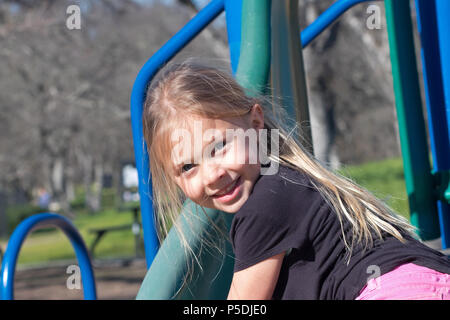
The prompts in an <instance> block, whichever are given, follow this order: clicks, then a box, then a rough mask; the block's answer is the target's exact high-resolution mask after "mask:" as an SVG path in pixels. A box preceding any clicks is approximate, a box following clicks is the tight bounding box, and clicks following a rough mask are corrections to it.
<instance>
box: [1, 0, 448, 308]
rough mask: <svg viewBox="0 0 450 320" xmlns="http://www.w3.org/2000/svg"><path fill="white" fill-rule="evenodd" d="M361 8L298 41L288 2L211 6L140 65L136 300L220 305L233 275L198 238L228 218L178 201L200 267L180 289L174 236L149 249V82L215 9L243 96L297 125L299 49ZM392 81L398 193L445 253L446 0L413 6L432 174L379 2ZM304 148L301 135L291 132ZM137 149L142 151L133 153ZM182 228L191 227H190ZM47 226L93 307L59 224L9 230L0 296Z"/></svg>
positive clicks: (409, 43)
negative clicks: (251, 94)
mask: <svg viewBox="0 0 450 320" xmlns="http://www.w3.org/2000/svg"><path fill="white" fill-rule="evenodd" d="M365 1H367V0H339V1H336V2H335V3H334V4H333V5H332V6H330V8H328V9H327V10H326V11H325V12H324V13H322V14H321V15H320V16H319V17H318V18H317V19H316V21H315V22H314V23H312V24H311V25H310V26H308V27H307V28H306V29H305V30H303V31H302V32H301V34H300V39H299V32H298V30H297V29H296V28H297V26H298V20H297V6H298V0H279V1H278V0H277V1H270V0H213V1H211V2H210V3H209V4H208V5H207V6H206V7H205V8H204V9H202V10H201V11H200V12H199V13H198V14H197V15H196V16H195V17H194V18H192V20H191V21H189V22H188V23H187V24H186V25H185V27H183V28H182V29H181V30H180V31H179V32H178V33H177V34H175V35H174V36H173V37H172V38H171V39H170V40H169V41H168V42H167V43H166V44H165V45H164V46H163V47H161V48H160V50H158V51H157V52H156V53H155V54H154V55H153V56H152V57H151V58H150V59H149V60H148V61H147V62H146V63H145V64H144V66H143V67H142V69H141V71H140V72H139V74H138V76H137V78H136V81H135V83H134V86H133V90H132V94H131V118H132V132H133V143H134V151H135V159H136V167H137V169H138V175H139V182H140V183H139V193H140V201H141V214H142V226H143V230H144V244H145V254H146V262H147V268H148V272H147V275H146V277H145V279H144V281H143V283H142V286H141V289H140V290H139V293H138V295H137V298H138V299H172V298H176V299H186V298H190V299H224V298H226V295H227V293H228V288H229V285H230V282H231V277H232V269H233V253H232V250H231V248H230V245H229V244H228V243H217V245H218V246H219V247H222V248H223V252H224V253H225V255H223V254H222V253H219V252H216V251H214V250H207V249H205V248H204V247H202V246H201V245H200V241H199V240H200V238H201V236H202V235H204V234H208V233H211V232H214V231H213V230H212V226H211V223H210V221H209V219H212V221H214V222H215V223H216V224H217V225H219V227H220V228H221V229H222V230H223V231H224V232H228V228H229V226H230V223H231V220H232V215H230V214H227V213H223V212H220V211H217V210H212V209H205V210H206V214H207V215H208V217H206V216H205V215H204V214H203V212H202V211H201V210H195V208H196V207H197V209H198V206H197V205H196V204H194V203H192V202H190V201H186V203H185V205H184V209H183V210H182V212H181V213H180V217H179V219H181V224H182V225H183V228H185V229H186V238H187V241H188V242H189V243H190V244H191V247H192V248H194V250H195V251H196V252H195V253H196V256H197V257H198V260H199V261H200V262H201V265H202V266H203V270H200V269H199V268H198V267H196V265H194V266H193V267H194V269H193V273H192V278H190V279H188V281H184V280H185V279H184V276H185V274H186V271H187V264H186V261H185V255H184V251H183V248H182V246H181V244H180V241H179V238H178V234H177V233H176V232H175V230H171V231H170V233H169V235H168V236H167V238H166V239H165V241H164V243H162V244H159V243H158V239H157V236H156V232H155V226H154V223H153V219H154V217H153V207H152V203H151V199H150V197H149V196H148V195H150V194H152V187H151V182H149V180H148V177H149V167H148V165H149V159H148V154H147V153H146V147H145V144H144V140H143V135H142V120H141V119H142V106H143V102H144V99H145V93H146V89H147V86H148V84H149V82H150V81H151V80H152V78H153V77H154V76H155V74H156V73H157V72H158V71H159V70H160V68H161V67H162V66H163V65H164V64H165V63H166V62H168V61H170V59H172V58H173V57H174V56H175V55H176V54H177V53H178V52H179V51H180V50H181V49H182V48H183V47H184V46H186V45H187V44H188V43H189V42H190V41H191V40H192V39H193V38H194V37H195V36H196V35H197V34H198V33H200V32H201V31H202V30H203V29H204V28H205V27H206V26H207V25H208V24H209V23H210V22H211V21H213V20H214V19H215V18H216V17H217V16H218V15H219V14H220V13H221V12H223V11H224V10H225V13H226V20H227V31H228V41H229V48H230V57H231V70H232V72H233V75H234V76H235V77H236V79H237V81H238V82H239V83H240V84H241V85H242V86H243V87H244V88H246V89H251V90H257V91H261V90H262V89H263V88H265V87H267V86H266V85H267V84H268V82H269V74H270V75H271V79H270V81H271V87H272V88H273V90H274V91H275V92H276V94H277V95H280V96H284V97H292V98H289V99H287V98H286V100H285V101H283V105H286V106H287V108H288V110H287V111H288V113H289V115H290V116H291V117H292V118H293V119H296V120H297V121H300V122H303V121H309V115H308V103H307V95H306V86H305V75H304V69H303V58H302V50H301V48H302V47H305V46H306V45H308V44H309V43H310V42H311V41H312V40H313V39H314V38H315V37H316V36H318V35H319V34H320V33H321V32H322V31H323V30H324V29H326V28H327V27H328V26H329V25H330V24H331V23H332V22H334V21H335V20H336V19H337V18H338V17H339V16H340V15H342V14H343V13H344V12H345V11H346V10H348V9H349V8H351V7H352V6H354V5H356V4H358V3H361V2H365ZM384 4H385V8H386V20H387V26H388V35H389V45H390V49H391V63H392V75H393V78H394V92H395V100H396V108H397V115H398V121H399V133H400V141H401V150H402V155H403V163H404V172H405V180H406V190H407V193H408V200H409V205H410V211H411V212H410V213H411V221H412V223H413V224H414V225H415V226H416V227H418V229H419V235H420V237H421V238H422V239H423V240H430V239H435V238H438V237H439V236H440V237H441V240H442V247H443V248H444V249H445V248H448V247H449V246H450V224H449V219H450V210H449V201H450V182H449V181H450V179H449V176H450V171H449V170H450V168H449V167H450V143H449V137H450V131H449V130H450V127H449V123H450V59H449V57H450V39H449V37H450V32H449V31H450V22H449V20H448V19H447V17H446V14H448V12H450V2H449V1H447V0H416V10H417V16H418V22H419V33H420V35H421V41H422V62H423V66H424V67H423V74H424V83H425V94H426V101H427V112H428V121H429V125H428V127H429V136H430V141H431V154H432V160H433V170H431V165H430V161H429V157H428V146H427V139H426V136H427V133H426V129H425V123H424V118H423V115H422V105H421V99H420V90H419V79H418V72H417V66H416V60H415V52H414V45H413V33H412V22H411V16H410V3H409V0H385V1H384ZM301 130H302V135H303V136H304V137H305V139H306V140H307V141H309V142H310V145H311V146H310V148H311V149H310V150H312V143H311V141H312V139H311V134H310V132H309V131H308V129H306V128H301ZM143 145H144V146H143ZM188 211H193V212H197V213H198V214H197V215H195V214H194V216H195V218H196V222H195V223H194V225H191V224H189V227H188V225H187V224H186V223H185V222H186V217H187V216H186V215H187V212H188ZM191 220H192V219H191ZM49 223H51V225H53V226H56V227H59V228H61V229H63V231H64V232H65V233H66V234H67V235H68V236H69V238H70V239H71V241H72V244H73V245H74V247H75V250H76V253H77V258H78V259H79V261H80V267H81V271H82V279H83V287H84V289H85V291H84V292H85V298H87V299H95V298H96V295H95V282H94V278H93V273H92V267H91V265H90V261H89V258H88V256H87V251H86V248H85V246H84V244H83V240H82V239H81V237H79V235H78V233H77V232H76V230H75V229H74V228H73V226H72V225H71V224H70V222H68V221H66V220H65V219H63V218H62V217H60V216H57V215H53V214H43V215H37V216H33V217H31V218H29V219H27V220H25V221H24V222H22V224H21V225H19V227H18V228H17V229H16V230H15V232H14V234H13V236H12V237H11V239H10V241H9V244H8V248H7V250H6V253H5V256H4V260H3V264H2V271H1V279H2V288H1V294H2V295H1V298H2V299H12V298H13V280H14V269H15V264H16V259H17V255H18V252H19V250H20V246H21V244H22V242H23V240H24V239H25V237H26V235H27V234H28V233H29V232H30V231H31V229H32V228H34V227H39V226H42V225H48V224H49Z"/></svg>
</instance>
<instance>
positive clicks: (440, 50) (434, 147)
mask: <svg viewBox="0 0 450 320" xmlns="http://www.w3.org/2000/svg"><path fill="white" fill-rule="evenodd" d="M416 10H417V23H418V29H419V30H418V31H419V34H420V39H421V44H422V48H421V56H422V66H423V75H424V87H425V97H426V105H427V113H428V128H429V136H430V146H431V155H432V157H433V161H432V162H433V172H434V173H435V175H437V174H439V173H440V172H444V171H446V170H447V171H448V170H449V169H450V134H449V130H450V126H449V123H450V111H449V108H450V103H449V101H450V75H449V73H450V43H449V42H450V20H449V18H448V17H447V16H448V14H449V13H450V1H448V0H442V1H441V0H438V1H435V0H416ZM446 15H447V16H446ZM437 209H438V216H439V221H440V233H441V241H442V247H443V248H444V249H445V248H449V247H450V221H449V219H450V218H449V217H450V206H449V204H448V202H446V201H443V199H439V200H437Z"/></svg>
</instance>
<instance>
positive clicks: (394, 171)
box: [339, 158, 409, 219]
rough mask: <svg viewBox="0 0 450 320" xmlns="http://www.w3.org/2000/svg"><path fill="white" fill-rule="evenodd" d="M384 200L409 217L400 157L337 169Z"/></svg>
mask: <svg viewBox="0 0 450 320" xmlns="http://www.w3.org/2000/svg"><path fill="white" fill-rule="evenodd" d="M339 171H340V173H341V174H343V175H345V176H347V177H349V178H351V179H353V180H354V181H356V182H357V183H358V184H359V185H361V186H363V187H365V188H366V189H367V190H369V191H371V192H372V193H373V194H374V195H376V196H377V197H378V198H379V199H382V200H384V201H385V202H386V203H387V204H388V205H389V206H390V207H391V208H392V209H394V210H395V211H396V212H397V213H399V214H401V215H402V216H404V217H406V218H408V219H409V205H408V199H407V194H406V187H405V178H404V174H403V163H402V159H401V158H393V159H387V160H383V161H379V162H370V163H365V164H363V165H359V166H348V167H344V168H342V169H341V170H339Z"/></svg>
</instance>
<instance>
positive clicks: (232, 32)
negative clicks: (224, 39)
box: [225, 0, 242, 74]
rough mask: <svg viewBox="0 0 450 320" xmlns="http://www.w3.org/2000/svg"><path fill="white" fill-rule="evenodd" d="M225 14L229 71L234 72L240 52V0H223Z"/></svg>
mask: <svg viewBox="0 0 450 320" xmlns="http://www.w3.org/2000/svg"><path fill="white" fill-rule="evenodd" d="M225 14H226V21H227V34H228V47H229V49H230V60H231V71H232V73H233V74H236V71H237V68H238V63H239V56H240V52H241V30H242V29H241V25H242V23H241V22H242V21H241V20H242V0H225Z"/></svg>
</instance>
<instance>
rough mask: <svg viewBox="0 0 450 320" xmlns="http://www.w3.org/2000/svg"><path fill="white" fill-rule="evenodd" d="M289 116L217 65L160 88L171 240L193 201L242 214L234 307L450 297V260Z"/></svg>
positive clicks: (154, 91)
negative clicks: (286, 120)
mask: <svg viewBox="0 0 450 320" xmlns="http://www.w3.org/2000/svg"><path fill="white" fill-rule="evenodd" d="M278 112H279V110H278V111H277V112H273V110H271V108H270V107H268V104H267V101H265V99H263V98H253V97H250V96H249V95H247V94H246V93H245V91H244V90H243V88H241V87H240V86H239V85H238V84H237V83H236V82H235V80H234V79H233V78H232V77H231V76H229V75H227V74H226V73H223V72H220V71H218V70H216V69H214V68H209V67H203V66H200V65H195V64H191V63H183V64H179V65H173V66H172V67H170V68H167V70H166V72H164V73H163V74H162V76H160V77H159V79H157V80H154V81H153V83H152V84H151V86H150V87H149V89H148V93H147V99H146V102H145V106H144V115H143V123H144V137H145V139H146V142H147V146H148V152H149V157H150V168H151V174H152V183H153V202H154V207H155V210H156V213H157V215H158V218H159V219H158V221H159V224H160V226H161V227H162V228H163V229H164V228H166V229H164V230H163V231H162V234H163V236H164V234H166V233H167V226H169V225H171V223H174V221H175V220H176V217H177V215H178V214H179V212H180V211H181V207H182V204H183V201H184V200H185V199H186V197H187V198H190V199H191V200H192V201H194V202H195V203H197V204H199V205H200V206H202V207H207V208H214V209H218V210H221V211H223V212H228V213H233V214H234V217H233V222H232V225H231V230H230V241H231V243H232V246H233V251H234V253H235V266H234V275H233V280H232V283H231V288H230V291H229V295H228V298H229V299H450V278H449V277H450V276H449V274H450V262H449V260H448V259H447V257H445V256H444V255H443V254H441V253H440V252H438V251H434V250H432V249H430V248H428V247H427V246H425V245H423V244H422V243H421V242H419V241H418V240H416V239H415V238H414V233H413V228H412V227H411V225H410V224H409V223H408V222H407V221H406V220H404V219H403V218H401V217H400V216H397V215H395V214H394V213H393V212H392V210H391V209H390V208H389V207H388V206H386V205H385V204H384V203H383V202H382V201H380V200H378V199H377V198H376V197H374V196H373V195H372V194H371V193H370V192H368V191H367V190H365V189H363V188H362V187H360V186H358V185H357V184H356V183H354V182H353V181H351V180H350V179H348V178H346V177H343V176H340V175H338V174H337V173H335V172H332V171H330V170H328V169H327V168H325V167H324V166H322V165H321V164H320V163H319V162H318V161H317V160H316V159H314V157H313V156H312V155H311V154H309V153H308V152H307V151H306V150H305V149H304V148H303V147H302V145H301V144H300V143H298V141H299V140H298V138H297V137H295V136H293V135H292V131H291V132H290V133H288V132H287V131H286V130H285V129H283V127H284V124H283V123H282V122H281V121H280V119H277V118H276V117H275V116H274V114H275V113H278ZM266 152H268V159H267V158H266V157H264V155H265V153H266ZM267 160H270V161H267ZM269 169H270V170H269Z"/></svg>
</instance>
